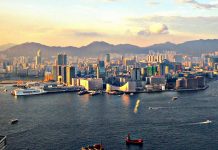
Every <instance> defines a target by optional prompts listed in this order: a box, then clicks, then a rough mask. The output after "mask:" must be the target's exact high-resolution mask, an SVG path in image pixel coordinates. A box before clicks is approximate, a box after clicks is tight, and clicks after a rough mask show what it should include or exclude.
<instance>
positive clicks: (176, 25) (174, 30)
mask: <svg viewBox="0 0 218 150" xmlns="http://www.w3.org/2000/svg"><path fill="white" fill-rule="evenodd" d="M128 21H129V22H128V24H127V25H128V26H132V27H135V28H139V29H140V28H145V27H146V26H147V25H148V24H151V23H160V22H161V23H162V24H165V25H167V27H168V30H169V29H170V34H171V35H172V34H174V35H175V34H176V35H177V34H178V33H189V34H193V35H194V34H195V35H201V34H203V35H205V36H207V35H211V36H212V35H213V36H217V34H218V16H208V17H200V16H196V17H184V16H145V17H135V18H134V17H133V18H128ZM143 31H144V32H138V35H141V34H143V33H144V34H145V33H147V35H149V34H150V32H149V30H148V27H147V28H146V29H145V30H143ZM160 31H161V30H160Z"/></svg>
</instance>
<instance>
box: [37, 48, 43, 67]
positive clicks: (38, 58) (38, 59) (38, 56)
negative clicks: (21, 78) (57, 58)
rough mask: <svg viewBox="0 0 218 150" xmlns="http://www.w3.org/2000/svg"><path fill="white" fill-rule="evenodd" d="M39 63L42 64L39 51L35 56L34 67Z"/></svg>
mask: <svg viewBox="0 0 218 150" xmlns="http://www.w3.org/2000/svg"><path fill="white" fill-rule="evenodd" d="M41 63H42V58H41V50H40V49H39V50H38V51H37V55H36V66H38V65H40V64H41Z"/></svg>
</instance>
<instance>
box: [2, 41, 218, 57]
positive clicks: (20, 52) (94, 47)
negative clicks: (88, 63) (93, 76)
mask: <svg viewBox="0 0 218 150" xmlns="http://www.w3.org/2000/svg"><path fill="white" fill-rule="evenodd" d="M0 47H1V46H0ZM38 49H41V51H42V52H43V55H44V56H45V57H50V56H54V55H56V54H57V53H66V54H68V55H72V56H96V55H102V54H106V53H119V54H126V53H132V54H146V53H148V52H149V51H150V50H152V51H159V52H163V51H166V50H170V51H177V52H178V53H182V54H189V55H194V56H199V55H200V54H202V53H206V52H213V51H217V50H218V39H200V40H192V41H186V42H183V43H180V44H175V43H172V42H165V43H160V44H153V45H151V46H147V47H140V46H136V45H131V44H117V45H115V44H110V43H107V42H105V41H93V42H91V43H90V44H88V45H85V46H81V47H75V46H65V47H62V46H47V45H43V44H41V43H36V42H25V43H22V44H18V45H14V46H12V47H9V48H7V49H5V50H4V51H1V52H0V53H1V54H5V55H7V56H8V57H17V56H30V57H32V56H35V55H36V52H37V50H38Z"/></svg>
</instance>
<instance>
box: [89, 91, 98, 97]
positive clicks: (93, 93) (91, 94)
mask: <svg viewBox="0 0 218 150" xmlns="http://www.w3.org/2000/svg"><path fill="white" fill-rule="evenodd" d="M98 94H100V92H98V91H93V92H91V93H89V95H90V96H95V95H98Z"/></svg>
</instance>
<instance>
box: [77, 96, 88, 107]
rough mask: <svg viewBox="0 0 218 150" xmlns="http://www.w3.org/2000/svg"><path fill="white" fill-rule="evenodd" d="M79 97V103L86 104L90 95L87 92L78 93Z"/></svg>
mask: <svg viewBox="0 0 218 150" xmlns="http://www.w3.org/2000/svg"><path fill="white" fill-rule="evenodd" d="M79 99H80V100H81V103H82V104H84V105H86V104H87V103H88V102H89V99H90V96H89V95H88V94H85V95H80V96H79Z"/></svg>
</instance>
